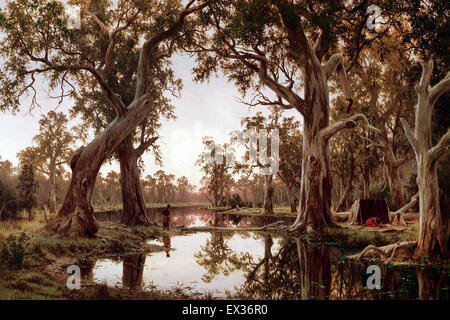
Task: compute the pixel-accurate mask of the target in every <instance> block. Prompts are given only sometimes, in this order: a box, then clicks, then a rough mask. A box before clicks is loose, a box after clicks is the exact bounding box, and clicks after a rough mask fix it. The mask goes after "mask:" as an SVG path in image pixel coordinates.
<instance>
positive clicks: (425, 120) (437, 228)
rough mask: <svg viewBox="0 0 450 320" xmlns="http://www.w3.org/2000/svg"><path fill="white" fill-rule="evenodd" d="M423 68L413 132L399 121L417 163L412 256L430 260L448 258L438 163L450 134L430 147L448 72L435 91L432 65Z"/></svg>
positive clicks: (447, 84) (449, 79)
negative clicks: (417, 225) (417, 224)
mask: <svg viewBox="0 0 450 320" xmlns="http://www.w3.org/2000/svg"><path fill="white" fill-rule="evenodd" d="M421 64H422V69H423V71H422V77H421V79H420V82H419V84H418V85H417V86H416V90H417V93H418V102H417V105H416V115H415V130H414V131H415V132H414V133H413V132H412V131H411V129H410V127H409V124H408V123H407V122H406V121H405V120H404V119H401V122H402V125H403V129H404V131H405V134H406V137H407V138H408V140H409V142H410V143H411V145H412V146H413V150H414V152H415V155H416V161H417V185H418V187H419V206H420V230H419V241H418V246H417V250H416V252H415V256H416V257H418V256H432V255H434V254H435V249H437V248H438V249H439V251H440V254H441V256H442V257H443V258H447V257H448V233H447V229H446V227H445V224H444V223H443V220H442V215H441V210H440V206H439V186H438V176H437V163H438V162H439V159H440V158H441V157H442V156H444V155H446V154H448V147H449V145H450V130H449V131H447V133H446V134H445V135H444V136H443V137H442V138H441V139H440V141H439V142H438V144H437V145H435V146H434V147H432V144H431V134H432V121H431V120H432V114H433V106H434V103H435V102H436V100H437V99H438V98H439V97H440V96H441V95H442V94H443V93H445V92H446V91H448V90H450V72H449V73H448V74H447V76H446V77H445V78H444V79H443V80H441V81H440V82H439V83H438V84H436V85H435V86H434V87H430V78H431V74H432V71H433V62H432V61H429V62H428V63H425V62H423V61H421Z"/></svg>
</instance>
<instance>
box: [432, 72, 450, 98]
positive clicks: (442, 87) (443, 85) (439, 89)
mask: <svg viewBox="0 0 450 320" xmlns="http://www.w3.org/2000/svg"><path fill="white" fill-rule="evenodd" d="M448 90H450V72H448V73H447V75H446V76H445V78H444V79H442V80H441V81H440V82H439V83H438V84H436V85H435V86H434V87H433V88H431V89H430V91H429V95H428V99H429V104H430V106H433V105H434V104H435V103H436V101H437V100H438V99H439V97H440V96H441V95H443V94H444V93H445V92H447V91H448Z"/></svg>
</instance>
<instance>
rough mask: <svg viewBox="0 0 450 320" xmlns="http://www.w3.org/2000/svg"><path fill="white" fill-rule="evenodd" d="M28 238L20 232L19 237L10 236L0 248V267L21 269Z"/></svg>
mask: <svg viewBox="0 0 450 320" xmlns="http://www.w3.org/2000/svg"><path fill="white" fill-rule="evenodd" d="M29 240H30V237H29V236H28V235H27V234H26V233H25V232H22V233H21V235H20V236H15V235H10V236H9V237H8V238H7V239H6V240H5V241H4V242H3V243H2V247H1V260H0V267H2V268H4V269H10V270H17V269H21V268H22V267H23V262H24V260H25V256H26V251H27V247H28V246H29Z"/></svg>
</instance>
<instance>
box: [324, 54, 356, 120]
mask: <svg viewBox="0 0 450 320" xmlns="http://www.w3.org/2000/svg"><path fill="white" fill-rule="evenodd" d="M322 70H323V72H324V73H325V76H326V77H327V79H328V78H329V77H330V76H331V75H332V74H333V73H334V72H335V71H337V72H338V74H339V78H340V82H341V84H342V86H343V87H344V97H345V99H347V100H348V101H349V106H348V107H347V112H349V111H350V107H351V105H352V103H353V94H352V90H351V89H350V83H349V82H348V78H347V72H346V71H345V67H344V56H343V55H342V54H341V53H335V54H333V55H332V56H331V57H330V59H329V60H328V61H327V62H326V63H325V64H324V65H322Z"/></svg>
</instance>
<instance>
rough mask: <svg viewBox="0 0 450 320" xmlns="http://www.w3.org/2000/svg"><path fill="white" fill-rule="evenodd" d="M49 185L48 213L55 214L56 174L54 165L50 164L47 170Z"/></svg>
mask: <svg viewBox="0 0 450 320" xmlns="http://www.w3.org/2000/svg"><path fill="white" fill-rule="evenodd" d="M49 174H50V175H49V184H50V199H49V203H50V213H52V214H55V213H56V179H55V178H56V173H55V165H54V163H52V164H50V170H49Z"/></svg>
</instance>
